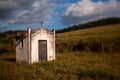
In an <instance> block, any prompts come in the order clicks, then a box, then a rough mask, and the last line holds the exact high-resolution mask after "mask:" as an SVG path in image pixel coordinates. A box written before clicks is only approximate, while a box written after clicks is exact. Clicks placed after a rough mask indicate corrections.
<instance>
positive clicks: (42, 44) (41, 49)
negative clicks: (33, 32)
mask: <svg viewBox="0 0 120 80" xmlns="http://www.w3.org/2000/svg"><path fill="white" fill-rule="evenodd" d="M38 58H39V61H40V62H42V61H47V40H39V41H38Z"/></svg>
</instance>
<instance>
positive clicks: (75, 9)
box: [61, 0, 120, 25]
mask: <svg viewBox="0 0 120 80" xmlns="http://www.w3.org/2000/svg"><path fill="white" fill-rule="evenodd" d="M119 7H120V2H118V1H116V0H109V1H108V2H102V1H99V2H92V1H91V0H81V1H78V2H77V3H74V4H71V5H70V6H69V7H68V8H67V9H66V11H65V12H64V14H63V16H62V17H61V21H62V22H63V23H64V24H67V25H69V24H76V23H80V22H84V21H89V20H91V19H97V18H101V17H109V16H120V14H119V13H120V8H119ZM85 18H86V19H85ZM71 19H74V20H71Z"/></svg>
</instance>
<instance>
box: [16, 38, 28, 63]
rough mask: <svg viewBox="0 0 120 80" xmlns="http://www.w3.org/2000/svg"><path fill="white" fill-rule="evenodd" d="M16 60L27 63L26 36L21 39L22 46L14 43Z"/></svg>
mask: <svg viewBox="0 0 120 80" xmlns="http://www.w3.org/2000/svg"><path fill="white" fill-rule="evenodd" d="M16 61H17V62H19V63H23V62H25V63H28V38H27V37H26V38H24V39H23V48H21V47H20V44H18V45H16Z"/></svg>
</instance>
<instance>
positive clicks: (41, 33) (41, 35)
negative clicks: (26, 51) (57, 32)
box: [31, 28, 55, 63]
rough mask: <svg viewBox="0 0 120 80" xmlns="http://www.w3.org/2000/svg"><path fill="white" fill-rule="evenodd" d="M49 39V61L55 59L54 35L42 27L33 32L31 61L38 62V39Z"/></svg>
mask: <svg viewBox="0 0 120 80" xmlns="http://www.w3.org/2000/svg"><path fill="white" fill-rule="evenodd" d="M39 40H47V61H50V60H54V59H55V58H54V35H53V33H49V32H48V31H47V30H46V29H43V28H40V29H38V30H36V31H34V32H33V33H32V34H31V61H32V63H33V62H38V61H39V58H38V41H39Z"/></svg>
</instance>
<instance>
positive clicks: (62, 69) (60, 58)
mask: <svg viewBox="0 0 120 80" xmlns="http://www.w3.org/2000/svg"><path fill="white" fill-rule="evenodd" d="M7 35H9V36H5V37H4V38H0V48H1V50H2V49H5V50H3V51H0V52H2V53H0V80H120V24H116V25H108V26H103V27H95V28H89V29H83V30H77V31H71V32H66V33H60V34H57V38H56V51H57V53H56V60H55V61H51V62H41V63H35V64H31V65H29V64H18V63H16V58H15V51H14V49H10V51H9V50H6V46H7V48H9V47H11V46H13V44H14V39H13V38H12V37H14V35H12V37H10V34H7ZM10 39H11V42H10V43H9V42H7V41H9V40H10ZM4 41H6V42H4ZM8 43H9V44H8ZM10 45H11V46H10ZM4 51H6V52H4Z"/></svg>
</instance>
